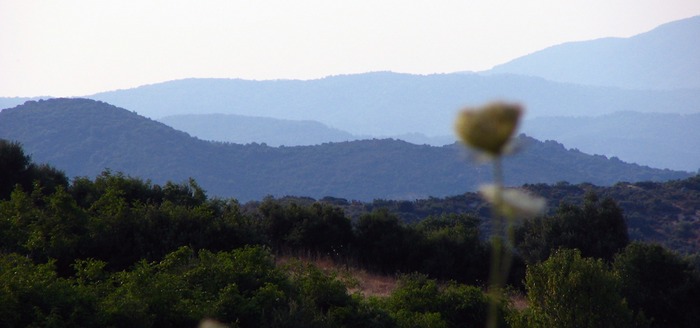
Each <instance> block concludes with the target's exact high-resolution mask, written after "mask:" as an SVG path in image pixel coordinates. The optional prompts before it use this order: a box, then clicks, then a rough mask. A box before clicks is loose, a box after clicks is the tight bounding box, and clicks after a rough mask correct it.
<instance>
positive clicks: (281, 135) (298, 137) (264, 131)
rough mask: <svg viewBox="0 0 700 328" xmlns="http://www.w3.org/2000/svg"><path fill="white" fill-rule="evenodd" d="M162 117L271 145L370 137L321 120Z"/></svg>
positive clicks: (217, 136) (207, 135)
mask: <svg viewBox="0 0 700 328" xmlns="http://www.w3.org/2000/svg"><path fill="white" fill-rule="evenodd" d="M158 121H160V122H163V123H165V124H167V125H169V126H171V127H173V128H175V129H177V130H180V131H184V132H187V133H189V134H190V135H192V136H195V137H197V138H200V139H204V140H212V141H224V142H232V143H239V144H247V143H253V142H257V143H265V144H267V145H269V146H273V147H277V146H307V145H318V144H322V143H324V142H340V141H350V140H358V139H368V138H367V137H364V138H363V137H360V136H355V135H352V134H350V133H348V132H345V131H341V130H338V129H333V128H330V127H328V126H326V125H324V124H321V123H319V122H317V121H292V120H280V119H274V118H267V117H252V116H242V115H234V114H184V115H172V116H166V117H163V118H161V119H159V120H158Z"/></svg>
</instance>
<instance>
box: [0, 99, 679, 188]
mask: <svg viewBox="0 0 700 328" xmlns="http://www.w3.org/2000/svg"><path fill="white" fill-rule="evenodd" d="M0 138H3V139H9V140H16V141H19V142H21V143H22V144H23V146H24V149H25V150H26V152H27V153H28V154H30V155H31V156H32V158H33V160H34V161H37V162H46V163H49V164H51V165H54V166H56V167H57V168H59V169H62V170H65V172H66V173H67V174H68V175H69V176H90V177H92V176H96V175H97V174H99V173H100V172H101V171H102V170H103V169H105V168H110V169H112V170H114V171H122V172H124V173H126V174H129V175H132V176H139V177H143V178H150V179H152V180H153V181H154V182H156V183H162V182H164V181H166V180H173V181H183V180H186V179H187V178H189V177H193V178H195V179H196V180H197V181H198V182H199V183H200V184H201V185H202V187H203V188H204V189H205V190H208V191H209V192H210V193H212V194H213V195H216V196H221V197H235V198H238V199H240V200H243V201H245V200H251V199H261V198H263V197H264V196H266V195H274V196H283V195H297V196H310V197H323V196H336V197H344V198H348V199H357V200H371V199H375V198H385V199H416V198H425V197H429V196H435V197H439V196H446V195H454V194H459V193H463V192H465V191H470V190H472V191H473V190H475V189H476V188H477V186H478V185H479V184H480V183H482V182H485V181H490V180H491V171H490V169H489V167H487V166H485V165H480V164H477V163H475V162H474V161H471V160H470V158H471V157H472V155H470V154H469V153H467V152H466V150H465V149H464V147H462V146H461V145H457V144H453V145H448V146H443V147H431V146H427V145H423V146H418V145H413V144H410V143H407V142H403V141H397V140H391V139H385V140H376V139H374V140H363V141H353V142H340V143H326V144H323V145H319V146H300V147H279V148H273V147H269V146H266V145H260V144H248V145H238V144H227V143H214V142H207V141H203V140H200V139H196V138H192V137H190V136H189V135H188V134H186V133H184V132H181V131H177V130H175V129H173V128H171V127H168V126H166V125H164V124H162V123H159V122H156V121H153V120H150V119H147V118H144V117H142V116H139V115H137V114H136V113H134V112H130V111H128V110H125V109H121V108H118V107H115V106H112V105H109V104H106V103H103V102H97V101H94V100H88V99H51V100H45V101H29V102H27V103H25V104H24V105H21V106H17V107H15V108H11V109H5V110H3V111H2V112H0ZM520 142H521V143H522V144H523V148H524V149H525V150H523V151H522V152H520V153H518V154H516V155H514V156H512V157H510V158H508V160H507V161H506V162H505V163H504V167H505V171H506V177H507V181H508V182H509V183H510V184H513V185H520V184H524V183H554V182H557V181H569V182H571V183H579V182H591V183H595V184H599V185H609V184H614V183H616V182H618V181H631V182H634V181H646V180H654V181H663V180H669V179H677V178H683V177H688V176H689V175H690V174H688V173H686V172H679V171H670V170H658V169H651V168H649V167H643V166H639V165H635V164H628V163H624V162H622V161H620V160H619V159H617V158H607V157H604V156H590V155H587V154H584V153H581V152H580V151H576V150H567V149H565V148H564V147H563V146H562V145H561V144H558V143H556V142H553V141H547V142H539V141H537V140H535V139H532V138H529V137H526V136H521V137H520Z"/></svg>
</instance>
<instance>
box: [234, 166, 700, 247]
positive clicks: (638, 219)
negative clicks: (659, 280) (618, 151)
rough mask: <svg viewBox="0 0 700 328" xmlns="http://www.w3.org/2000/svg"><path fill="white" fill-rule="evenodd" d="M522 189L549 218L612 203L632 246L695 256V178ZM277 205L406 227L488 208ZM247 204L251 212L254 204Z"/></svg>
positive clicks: (430, 203)
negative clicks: (570, 208)
mask: <svg viewBox="0 0 700 328" xmlns="http://www.w3.org/2000/svg"><path fill="white" fill-rule="evenodd" d="M522 188H523V189H525V190H528V191H530V192H532V193H533V194H536V195H540V196H542V197H545V198H546V199H547V201H548V205H549V213H550V214H553V213H555V212H556V210H557V208H558V206H559V205H560V204H574V205H580V204H581V203H582V200H583V199H584V197H585V195H586V194H587V193H595V194H597V195H599V196H600V197H607V198H610V199H613V200H615V201H616V202H617V203H618V204H619V206H620V208H621V209H622V211H623V213H624V216H625V220H626V224H627V226H628V227H629V236H630V238H632V239H633V240H638V241H643V242H655V243H659V244H662V245H665V246H666V247H668V248H670V249H673V250H676V251H679V252H682V253H689V254H692V253H697V252H700V176H697V175H696V176H695V177H691V178H687V179H682V180H672V181H667V182H649V181H647V182H637V183H630V182H619V183H616V184H615V185H612V186H597V185H594V184H590V183H582V184H570V183H568V182H559V183H556V184H526V185H523V186H522ZM277 201H278V202H280V203H282V204H288V203H291V202H294V203H297V204H306V205H310V204H312V203H314V202H317V201H318V202H321V203H324V204H331V205H334V206H338V207H340V208H342V209H343V210H344V211H345V213H346V214H347V215H348V216H350V217H352V218H358V217H360V216H361V215H363V214H366V213H370V212H372V211H373V210H375V209H378V208H386V209H387V210H388V211H389V212H391V213H392V214H394V215H396V216H397V217H399V218H401V220H402V221H403V222H406V223H412V222H419V221H421V220H424V219H425V218H428V217H431V216H440V215H444V214H447V213H451V214H474V215H477V216H481V217H488V216H489V215H490V209H489V206H488V204H487V203H486V202H485V201H484V200H483V199H482V198H481V197H480V196H479V195H478V194H476V193H465V194H462V195H455V196H450V197H444V198H438V197H430V198H427V199H418V200H415V201H400V200H399V201H397V200H382V199H379V200H374V201H372V202H367V203H361V202H352V201H348V200H346V199H339V198H332V197H326V198H322V199H318V200H316V199H311V198H300V197H285V198H280V199H278V200H277ZM250 204H252V205H253V206H256V205H255V204H257V203H256V202H251V203H250ZM246 206H248V205H246Z"/></svg>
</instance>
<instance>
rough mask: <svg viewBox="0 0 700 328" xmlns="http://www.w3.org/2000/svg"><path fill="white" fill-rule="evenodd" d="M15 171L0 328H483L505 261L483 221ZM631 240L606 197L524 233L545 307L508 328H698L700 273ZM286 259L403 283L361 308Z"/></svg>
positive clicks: (535, 295)
mask: <svg viewBox="0 0 700 328" xmlns="http://www.w3.org/2000/svg"><path fill="white" fill-rule="evenodd" d="M0 158H2V163H3V165H4V164H5V163H20V164H19V165H4V166H3V170H2V172H0V174H1V175H0V178H2V181H3V185H5V181H13V182H15V184H14V186H13V187H12V188H11V189H8V188H5V189H8V190H5V189H3V192H2V194H0V303H1V304H3V306H2V307H1V308H0V311H1V312H0V321H1V323H0V325H1V326H8V327H24V326H84V327H91V326H135V327H192V326H195V325H196V324H197V322H199V321H200V320H201V319H202V318H215V319H217V320H220V321H222V322H224V323H225V324H227V325H229V326H232V327H357V326H368V327H459V326H464V325H469V326H483V325H484V321H485V318H486V306H487V303H488V297H491V296H487V294H486V293H484V291H483V289H482V288H483V286H484V279H485V276H486V270H488V257H487V254H488V251H489V244H488V243H487V242H486V241H485V240H483V238H481V236H482V234H481V232H480V230H481V228H480V222H481V219H480V217H479V214H478V212H472V213H462V214H447V213H443V214H442V215H434V216H430V217H428V218H426V219H423V220H419V221H416V222H414V223H405V222H402V221H401V220H400V219H399V217H398V216H397V215H395V214H393V213H392V212H391V211H390V210H388V209H386V208H382V207H381V206H377V204H375V206H376V208H374V209H372V211H370V212H367V213H362V214H360V216H359V217H358V218H357V219H351V218H350V217H348V216H347V215H346V214H345V212H344V211H343V209H342V207H340V206H336V205H332V204H330V202H331V201H334V202H336V203H338V204H343V201H342V200H339V199H326V201H325V202H311V203H309V204H306V203H304V202H295V201H293V200H291V199H285V200H276V199H273V198H267V199H265V200H263V201H262V202H259V203H249V204H247V205H246V206H241V205H240V204H239V203H238V202H237V201H236V200H233V199H218V198H208V197H207V196H206V194H205V192H204V190H203V189H202V188H200V187H199V186H198V184H197V183H196V181H194V180H191V179H190V180H189V181H187V182H185V183H172V182H168V183H165V184H163V185H158V184H152V183H151V182H149V181H143V180H141V179H138V178H133V177H129V176H125V175H123V174H121V173H112V172H110V171H105V172H103V173H102V174H100V175H98V176H97V177H96V178H94V179H89V178H76V179H73V180H72V181H69V180H68V179H67V178H66V177H65V176H64V175H63V174H62V173H61V172H59V171H56V170H55V169H52V168H50V167H46V166H37V165H35V164H33V163H32V162H31V160H30V158H29V157H28V156H26V155H25V154H24V152H23V151H22V149H21V147H20V146H19V145H18V144H16V143H10V142H6V141H0ZM30 181H31V182H30ZM675 183H677V184H679V185H687V186H691V185H692V184H693V180H686V181H678V182H675ZM387 204H391V203H389V202H387ZM402 204H403V203H402ZM402 206H404V209H405V210H407V209H408V206H407V205H405V204H403V205H402ZM436 210H437V209H436ZM552 231H556V232H557V234H556V236H563V237H565V238H559V239H552V238H551V237H552V236H555V235H552V234H551V233H552ZM626 232H627V227H626V225H625V220H624V217H623V216H622V211H621V209H620V208H619V207H618V206H617V203H616V202H614V201H613V200H611V199H609V198H602V199H601V198H598V197H596V196H595V194H593V193H589V194H588V195H587V196H585V197H583V198H582V200H581V203H580V205H577V204H574V203H565V204H562V205H561V206H559V207H558V208H557V210H556V211H553V212H552V213H551V214H550V215H546V216H545V217H542V218H537V219H533V220H531V221H526V222H525V223H524V224H523V225H521V226H520V227H519V228H518V235H519V236H521V238H519V239H518V242H517V243H516V245H515V246H516V247H515V249H514V250H513V251H514V254H515V255H516V258H518V259H522V260H516V263H515V267H514V270H513V273H512V277H511V280H510V283H511V285H512V286H513V287H512V288H513V289H514V290H515V293H518V292H517V290H521V292H522V293H525V294H526V296H527V299H528V304H529V306H527V307H526V308H525V309H517V308H515V307H513V306H512V305H511V304H510V302H509V301H508V298H504V299H503V300H502V306H501V307H502V311H501V320H502V323H503V325H510V326H513V327H551V326H553V325H556V326H560V327H582V326H586V327H600V326H603V325H604V324H605V325H613V326H616V327H634V326H652V327H692V326H694V323H696V322H697V320H698V319H699V318H697V316H698V313H700V301H698V299H697V297H695V295H697V293H698V292H700V276H699V275H698V271H697V269H696V268H695V267H694V266H693V265H692V264H691V262H690V261H689V260H688V259H686V258H684V257H682V256H680V255H678V254H677V253H674V252H671V251H669V250H667V249H665V248H663V247H661V246H658V245H653V244H641V243H631V244H630V243H629V239H628V235H627V233H626ZM280 255H285V256H290V255H292V256H294V255H304V256H305V257H307V258H314V257H324V258H330V259H333V260H334V261H336V263H338V264H341V265H345V266H348V267H362V268H365V269H367V270H370V271H374V272H378V273H384V274H392V275H394V274H398V275H399V276H398V277H399V282H398V285H397V288H396V289H395V290H394V291H393V292H392V293H391V294H390V295H388V296H386V297H379V296H370V295H363V294H352V293H350V292H348V287H350V286H352V279H347V278H343V277H342V275H340V274H339V273H338V272H335V271H323V270H320V269H318V268H317V267H314V266H313V265H307V264H304V263H302V262H295V261H291V262H288V263H287V264H284V265H282V264H277V263H276V258H277V257H278V256H280ZM525 262H526V263H527V266H525V264H524V263H525ZM651 268H653V269H651ZM650 269H651V270H650Z"/></svg>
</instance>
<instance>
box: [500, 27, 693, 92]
mask: <svg viewBox="0 0 700 328" xmlns="http://www.w3.org/2000/svg"><path fill="white" fill-rule="evenodd" d="M698 53H700V16H696V17H692V18H688V19H684V20H679V21H675V22H671V23H667V24H664V25H661V26H659V27H657V28H655V29H653V30H651V31H649V32H646V33H642V34H639V35H636V36H633V37H630V38H604V39H598V40H591V41H582V42H569V43H564V44H561V45H557V46H553V47H550V48H547V49H544V50H540V51H537V52H535V53H532V54H530V55H527V56H523V57H520V58H517V59H514V60H512V61H510V62H507V63H505V64H501V65H498V66H496V67H494V68H493V69H491V70H489V71H487V73H489V74H504V73H507V74H520V75H528V76H537V77H541V78H545V79H547V80H550V81H557V82H564V83H576V84H585V85H595V86H612V87H619V88H632V89H657V90H658V89H679V88H682V89H700V75H698V74H697V72H699V71H700V56H698Z"/></svg>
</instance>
